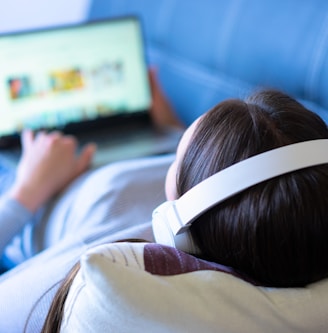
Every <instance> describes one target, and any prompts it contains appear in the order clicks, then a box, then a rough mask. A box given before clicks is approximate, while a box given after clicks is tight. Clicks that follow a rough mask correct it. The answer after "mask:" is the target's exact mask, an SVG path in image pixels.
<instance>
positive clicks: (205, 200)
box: [167, 139, 328, 235]
mask: <svg viewBox="0 0 328 333" xmlns="http://www.w3.org/2000/svg"><path fill="white" fill-rule="evenodd" d="M325 163H328V139H319V140H311V141H305V142H299V143H295V144H291V145H288V146H283V147H280V148H277V149H273V150H270V151H267V152H264V153H262V154H259V155H255V156H252V157H250V158H248V159H246V160H243V161H241V162H238V163H236V164H234V165H232V166H230V167H228V168H226V169H224V170H221V171H220V172H218V173H216V174H214V175H212V176H211V177H209V178H207V179H205V180H204V181H202V182H201V183H199V184H197V185H196V186H195V187H193V188H192V189H190V190H189V191H188V192H186V193H185V194H184V195H182V196H181V197H180V198H179V199H177V200H175V201H173V202H171V203H172V204H171V205H170V206H169V207H168V211H167V215H169V216H170V218H169V224H170V227H171V230H172V232H173V234H174V235H178V234H180V233H183V232H184V231H185V230H186V229H188V228H189V226H190V224H191V223H192V222H193V221H194V220H195V219H196V218H197V217H198V216H199V215H200V214H202V213H203V212H204V211H206V210H208V209H209V208H211V207H213V206H214V205H216V204H218V203H220V202H222V201H224V200H226V199H228V198H230V197H232V196H234V195H235V194H237V193H240V192H242V191H243V190H246V189H247V188H250V187H252V186H254V185H256V184H259V183H261V182H263V181H266V180H268V179H271V178H274V177H277V176H280V175H283V174H286V173H289V172H292V171H295V170H299V169H303V168H307V167H311V166H315V165H320V164H325Z"/></svg>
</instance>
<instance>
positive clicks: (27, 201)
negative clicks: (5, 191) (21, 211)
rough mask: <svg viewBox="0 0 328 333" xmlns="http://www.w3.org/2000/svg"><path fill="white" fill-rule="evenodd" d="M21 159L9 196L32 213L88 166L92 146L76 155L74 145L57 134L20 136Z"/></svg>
mask: <svg viewBox="0 0 328 333" xmlns="http://www.w3.org/2000/svg"><path fill="white" fill-rule="evenodd" d="M22 148H23V152H22V157H21V160H20V162H19V164H18V167H17V173H16V179H15V182H14V185H13V186H12V188H11V189H10V191H9V195H10V196H11V197H13V198H15V199H16V200H18V201H19V202H20V203H21V204H23V205H24V206H25V207H26V208H27V209H29V210H30V211H32V212H34V211H36V210H37V209H38V208H39V207H40V206H41V205H42V204H44V203H45V202H46V201H47V200H49V199H50V198H51V197H52V196H53V195H55V194H57V193H58V192H59V191H61V190H63V189H64V188H65V187H66V186H67V185H68V184H69V183H70V182H71V181H72V180H74V179H75V178H76V177H77V176H79V175H80V174H81V173H83V172H84V171H85V170H86V169H87V168H88V167H89V165H90V163H91V160H92V157H93V154H94V152H95V149H96V148H95V145H93V144H89V145H87V146H86V147H85V148H84V149H83V150H82V152H81V153H80V154H79V155H77V154H76V149H77V142H76V140H75V139H74V138H73V137H71V136H65V135H62V134H60V133H59V132H53V133H50V134H46V133H44V132H40V133H38V134H37V135H36V136H35V137H34V135H33V133H32V132H31V131H29V130H27V131H24V132H23V133H22Z"/></svg>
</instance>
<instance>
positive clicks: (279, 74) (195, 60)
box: [89, 0, 328, 124]
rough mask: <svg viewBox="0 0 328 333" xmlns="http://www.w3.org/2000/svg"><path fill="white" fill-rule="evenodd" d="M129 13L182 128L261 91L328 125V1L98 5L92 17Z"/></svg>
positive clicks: (115, 0)
mask: <svg viewBox="0 0 328 333" xmlns="http://www.w3.org/2000/svg"><path fill="white" fill-rule="evenodd" d="M131 13H132V14H137V15H139V16H140V17H141V18H142V21H143V24H144V30H145V38H146V45H147V53H148V54H147V56H148V59H149V62H150V63H151V64H156V65H157V66H158V67H159V76H160V80H161V82H162V84H163V86H164V89H165V91H166V93H167V95H168V96H169V98H170V100H171V101H172V103H173V105H174V107H175V109H176V110H177V113H178V115H179V116H180V118H181V120H182V121H183V122H184V123H185V124H189V123H190V122H192V120H193V119H195V118H196V117H197V116H198V115H199V114H201V113H203V112H204V111H206V110H207V109H208V108H209V107H211V106H213V105H215V104H216V103H217V102H219V101H220V100H222V99H226V98H229V97H244V96H245V95H247V94H248V93H249V92H250V91H251V90H253V89H254V88H257V87H271V88H277V89H280V90H283V91H285V92H287V93H288V94H290V95H292V96H294V97H295V98H297V99H298V100H300V101H301V102H303V103H304V104H305V105H306V106H308V107H309V108H310V109H312V110H313V111H315V112H317V113H318V114H320V115H321V116H322V117H323V118H324V119H325V121H326V122H328V111H327V110H328V94H327V88H328V57H327V53H328V2H327V1H326V0H312V1H310V0H307V1H296V0H266V1H260V0H231V1H224V0H204V1H200V0H179V1H178V0H156V1H154V0H137V1H131V0H93V1H92V2H91V6H90V10H89V19H99V18H104V17H111V16H120V15H126V14H131Z"/></svg>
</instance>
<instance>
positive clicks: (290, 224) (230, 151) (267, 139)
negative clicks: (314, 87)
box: [42, 91, 328, 333]
mask: <svg viewBox="0 0 328 333" xmlns="http://www.w3.org/2000/svg"><path fill="white" fill-rule="evenodd" d="M322 138H328V129H327V126H326V124H325V123H324V122H323V121H322V120H321V118H320V117H319V116H317V115H316V114H314V113H312V112H311V111H309V110H307V109H305V108H304V107H303V106H302V105H301V104H299V103H298V102H296V101H295V100H293V99H292V98H290V97H288V96H286V95H284V94H282V93H280V92H277V91H262V92H257V93H256V94H254V95H253V96H251V97H250V98H249V99H248V100H246V101H241V100H228V101H224V102H221V103H220V104H218V105H217V106H216V107H214V108H213V109H212V110H210V111H209V112H208V113H206V114H205V116H204V117H202V119H201V121H200V123H199V124H198V126H197V128H196V130H195V133H194V135H193V137H192V139H191V142H190V143H189V146H188V149H187V151H186V154H185V156H184V159H183V161H182V163H181V164H180V166H179V170H178V176H177V190H178V194H179V195H182V194H183V193H185V192H186V191H188V190H189V189H190V188H192V187H193V186H195V185H196V184H197V183H199V182H201V181H202V180H204V179H206V178H208V177H209V176H211V175H212V174H214V173H216V172H218V171H219V170H222V169H224V168H226V167H228V166H230V165H232V164H234V163H236V162H238V161H241V160H243V159H245V158H248V157H250V156H252V155H256V154H259V153H261V152H264V151H267V150H270V149H273V148H277V147H280V146H284V145H287V144H291V143H295V142H301V141H306V140H312V139H322ZM304 158H306V156H304ZM327 218H328V165H322V166H316V167H311V168H307V169H304V170H299V171H297V172H293V173H290V174H287V175H283V176H279V177H277V178H275V179H272V180H269V181H266V182H264V183H261V184H258V185H256V186H254V187H252V188H250V189H248V190H245V191H244V192H242V193H240V194H238V195H236V196H234V197H232V198H231V199H229V200H227V201H225V202H223V203H221V204H219V205H217V206H215V207H213V208H212V209H210V210H209V211H207V212H205V213H204V214H203V215H202V216H200V217H199V218H198V219H197V221H195V222H194V223H193V225H192V227H191V232H192V235H193V238H194V239H195V241H196V243H197V245H198V246H199V248H200V249H201V250H202V252H203V254H204V257H205V258H206V259H209V260H212V261H215V262H218V263H220V264H225V265H229V266H232V267H234V268H235V269H236V270H238V271H240V272H242V273H245V274H247V275H248V276H249V277H251V278H252V279H253V280H256V281H258V282H259V283H261V284H263V285H268V286H281V287H287V286H301V285H305V284H307V283H310V282H313V281H316V280H319V279H321V278H323V277H326V276H327V275H328V260H327V258H328V242H327V238H328V223H327V222H328V221H327ZM78 269H79V265H78V264H77V265H76V266H74V268H73V269H72V271H71V272H70V273H69V275H68V276H67V278H66V279H65V281H64V282H63V284H62V286H61V287H60V289H59V291H58V292H57V295H56V296H55V299H54V301H53V303H52V305H51V308H50V310H49V313H48V316H47V319H46V322H45V324H44V327H43V330H42V332H43V333H54V332H59V331H60V324H61V320H62V316H63V311H64V303H65V300H66V297H67V294H68V291H69V289H70V286H71V284H72V282H73V279H74V277H75V276H76V274H77V272H78Z"/></svg>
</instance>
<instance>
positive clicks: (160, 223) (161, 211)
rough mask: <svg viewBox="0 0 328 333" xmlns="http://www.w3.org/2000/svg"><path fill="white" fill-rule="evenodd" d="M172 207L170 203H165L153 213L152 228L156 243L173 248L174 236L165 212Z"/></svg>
mask: <svg viewBox="0 0 328 333" xmlns="http://www.w3.org/2000/svg"><path fill="white" fill-rule="evenodd" d="M172 205H173V202H172V201H166V202H164V203H162V204H161V205H159V206H158V207H157V208H156V209H155V210H154V211H153V216H152V226H153V233H154V237H155V241H156V243H159V244H163V245H168V246H173V247H175V241H174V235H173V232H172V229H171V227H170V223H169V220H168V217H167V211H168V209H169V208H170V207H171V206H172Z"/></svg>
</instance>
